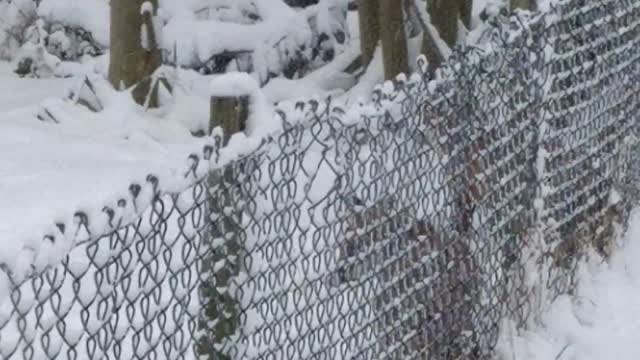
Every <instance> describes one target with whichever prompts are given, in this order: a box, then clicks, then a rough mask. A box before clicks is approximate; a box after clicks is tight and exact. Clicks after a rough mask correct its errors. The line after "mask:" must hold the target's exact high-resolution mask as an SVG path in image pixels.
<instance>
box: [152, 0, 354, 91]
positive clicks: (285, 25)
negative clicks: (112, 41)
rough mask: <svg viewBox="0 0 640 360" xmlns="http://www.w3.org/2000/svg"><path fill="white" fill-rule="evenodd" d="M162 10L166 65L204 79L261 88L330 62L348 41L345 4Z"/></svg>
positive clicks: (215, 4) (242, 1)
mask: <svg viewBox="0 0 640 360" xmlns="http://www.w3.org/2000/svg"><path fill="white" fill-rule="evenodd" d="M198 5H202V4H198ZM163 6H164V5H163ZM166 10H167V11H166V14H165V15H166V19H165V21H166V25H165V27H164V31H163V33H164V34H163V48H164V49H165V51H166V58H167V60H168V62H170V63H171V62H175V63H176V64H177V65H180V66H185V67H190V68H194V69H198V70H199V71H201V72H202V73H205V74H210V73H222V72H226V71H246V72H251V73H254V74H255V77H256V78H257V79H259V80H260V82H261V83H265V82H267V81H268V80H269V79H270V78H273V77H275V76H280V75H282V76H285V77H287V78H296V77H301V76H304V75H305V74H306V73H307V72H308V71H310V70H312V69H314V68H316V67H318V66H320V65H322V64H324V63H326V62H328V61H330V60H332V59H333V57H334V56H335V55H336V54H337V53H339V52H341V51H342V50H343V47H344V44H345V43H346V41H347V40H348V36H349V33H348V30H347V25H346V10H347V1H344V0H322V1H320V3H319V4H317V5H314V6H310V7H307V8H306V9H304V10H301V11H296V10H294V9H293V8H291V7H289V6H288V5H287V4H286V3H284V2H283V1H282V0H261V1H256V0H238V1H224V0H218V1H212V2H210V3H209V6H205V7H201V6H198V7H196V6H194V7H192V8H191V9H190V10H191V11H184V9H181V11H180V10H178V9H177V7H176V6H175V5H169V6H167V7H166Z"/></svg>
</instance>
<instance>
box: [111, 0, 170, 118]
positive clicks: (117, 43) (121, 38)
mask: <svg viewBox="0 0 640 360" xmlns="http://www.w3.org/2000/svg"><path fill="white" fill-rule="evenodd" d="M145 2H149V3H151V5H152V7H153V9H151V10H152V11H153V12H155V11H156V10H157V7H158V0H111V35H110V36H111V56H110V64H109V81H110V82H111V84H113V86H114V87H115V88H117V89H120V88H122V87H125V88H130V87H132V86H134V89H133V98H134V100H135V101H136V102H137V103H138V104H141V105H148V106H149V107H156V106H157V103H158V99H157V86H154V88H153V89H151V86H152V80H151V75H152V74H153V72H154V71H155V70H156V69H157V68H158V67H160V64H161V63H162V56H161V53H160V49H159V47H158V46H157V43H156V36H155V35H156V34H155V32H154V27H153V22H152V16H153V15H154V14H151V13H149V12H143V11H141V10H143V9H142V4H143V3H145ZM146 10H149V9H146ZM143 31H145V34H143ZM143 35H144V38H146V44H143V43H142V41H141V39H143Z"/></svg>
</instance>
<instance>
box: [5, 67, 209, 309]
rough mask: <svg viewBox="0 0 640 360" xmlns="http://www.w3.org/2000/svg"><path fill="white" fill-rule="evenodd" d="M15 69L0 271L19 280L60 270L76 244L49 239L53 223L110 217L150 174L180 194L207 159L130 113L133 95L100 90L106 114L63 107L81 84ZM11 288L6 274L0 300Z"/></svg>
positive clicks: (183, 132)
mask: <svg viewBox="0 0 640 360" xmlns="http://www.w3.org/2000/svg"><path fill="white" fill-rule="evenodd" d="M11 69H12V67H10V66H9V65H8V64H5V63H0V84H1V87H2V92H1V93H0V199H1V204H0V219H2V220H0V250H1V251H0V264H2V265H3V266H6V267H8V268H9V269H11V270H12V271H13V272H14V275H15V276H17V277H18V278H19V277H20V276H21V275H23V274H24V273H25V272H27V271H29V270H28V269H29V268H30V266H31V265H32V264H33V261H34V260H35V258H38V257H39V256H40V257H44V258H43V259H42V261H44V262H45V263H53V264H55V263H57V259H59V258H60V257H61V256H62V255H64V254H66V253H67V252H68V251H69V249H70V247H71V246H73V239H71V236H69V238H70V239H68V240H70V241H56V242H54V243H53V244H48V242H44V241H43V237H44V236H45V235H59V232H58V231H59V230H57V229H56V225H55V224H56V223H62V224H67V225H71V224H73V221H74V220H73V219H74V213H75V212H77V211H82V212H85V213H86V214H88V215H89V216H90V217H92V216H93V215H96V216H97V217H100V216H103V215H101V214H100V209H102V208H103V207H104V206H105V205H110V204H112V205H111V206H113V203H114V202H115V201H118V199H122V198H124V199H129V198H130V197H131V195H130V194H129V186H130V185H131V184H132V183H138V184H142V185H144V184H146V179H147V176H148V175H150V174H151V175H155V176H157V177H158V178H159V179H160V180H161V181H160V185H161V187H162V189H164V190H168V189H167V187H169V186H176V187H178V188H179V189H181V188H180V186H181V185H179V184H178V183H179V182H180V181H183V180H184V179H185V173H187V172H188V166H189V161H188V157H189V155H190V154H192V153H195V154H200V155H201V154H202V149H203V146H204V143H203V142H204V141H207V140H196V139H194V138H193V137H192V136H191V134H190V132H189V130H188V129H186V128H185V127H183V126H182V125H181V124H180V123H178V122H175V121H172V120H171V118H170V117H168V118H167V117H165V118H158V117H153V116H151V115H149V114H148V113H145V112H144V111H143V110H142V109H140V108H137V107H135V106H133V105H131V102H130V101H128V100H127V99H126V97H127V96H128V95H127V94H118V93H116V92H113V91H112V92H111V93H109V92H108V89H103V90H105V92H104V93H103V94H102V95H106V97H104V98H103V100H102V101H103V102H104V103H103V105H104V110H103V111H101V112H99V113H93V112H91V111H89V110H88V109H85V108H83V107H80V106H76V105H73V104H72V103H71V102H70V101H68V100H63V96H64V94H65V92H66V90H67V89H69V88H70V87H74V86H76V85H75V84H78V83H79V81H78V79H73V78H70V79H48V80H40V79H21V78H19V77H17V76H16V75H15V74H13V73H12V72H11ZM98 91H100V89H98ZM123 96H124V97H123ZM38 115H41V117H40V118H38ZM42 119H45V121H43V120H42ZM53 119H55V120H53ZM185 169H187V170H185ZM93 224H94V225H97V224H96V221H93ZM97 231H101V230H99V229H98V230H97ZM39 261H40V260H39ZM36 265H37V266H38V267H40V266H42V265H43V264H42V263H40V262H38V264H36ZM5 280H6V279H4V277H3V276H1V274H0V294H2V296H0V301H1V300H2V299H1V298H2V297H4V296H6V294H7V292H6V289H5V288H4V286H7V282H6V281H5Z"/></svg>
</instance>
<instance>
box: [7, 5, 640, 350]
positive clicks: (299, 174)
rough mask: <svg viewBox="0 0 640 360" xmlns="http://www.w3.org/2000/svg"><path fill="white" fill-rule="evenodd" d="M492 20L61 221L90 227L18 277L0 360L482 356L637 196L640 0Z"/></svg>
mask: <svg viewBox="0 0 640 360" xmlns="http://www.w3.org/2000/svg"><path fill="white" fill-rule="evenodd" d="M491 34H492V40H491V47H490V48H488V50H487V51H484V52H483V51H480V50H478V49H474V48H470V49H459V50H457V51H455V52H454V54H453V55H452V57H453V58H452V59H451V60H450V62H449V63H448V64H447V65H446V66H445V68H444V69H443V80H438V81H437V82H427V81H425V80H424V79H425V76H424V74H423V73H417V74H413V75H412V76H411V77H410V78H408V79H407V78H404V77H399V78H398V79H397V81H395V82H394V83H393V84H392V83H387V84H386V85H385V86H384V87H382V88H380V89H379V90H377V91H376V92H375V94H374V96H373V99H372V101H371V102H370V103H367V104H361V105H355V106H353V107H351V108H349V109H343V108H341V107H340V106H338V105H335V104H333V103H332V102H331V101H330V100H326V101H310V102H306V103H296V104H289V105H282V106H281V108H280V109H279V110H278V115H277V118H278V119H279V120H281V123H282V130H281V131H278V132H277V133H275V134H273V135H272V136H270V137H268V138H266V139H264V140H263V141H262V142H260V143H255V142H253V143H250V144H249V143H248V140H249V139H246V138H245V139H243V138H236V139H233V138H232V141H231V143H230V146H227V147H222V148H221V147H220V146H212V147H208V148H207V149H206V151H205V154H204V155H203V156H201V157H196V156H194V157H193V158H192V161H194V162H193V163H194V167H193V169H194V171H193V173H194V174H196V173H197V174H200V175H198V176H196V178H197V179H199V180H197V181H196V182H195V183H194V184H192V186H191V187H189V188H188V189H186V190H184V191H182V192H180V193H172V194H167V193H163V192H161V191H160V190H158V189H159V187H158V186H155V185H157V183H158V181H159V180H158V179H155V178H153V177H151V178H150V184H151V186H150V187H143V188H144V189H147V188H150V189H152V191H151V192H150V193H148V194H142V193H143V192H144V191H141V190H140V189H141V187H138V186H132V188H131V190H132V199H133V201H134V203H135V199H136V198H139V197H141V196H145V197H150V198H151V199H152V201H151V204H150V205H149V206H147V207H146V208H143V207H141V208H136V209H135V211H136V212H137V211H138V210H140V212H139V213H138V214H139V215H138V217H137V218H136V219H135V221H132V222H126V221H122V222H119V221H118V218H119V215H118V214H120V213H123V212H124V210H122V209H125V208H129V207H130V204H129V205H127V201H125V200H122V201H119V202H118V208H114V209H112V208H105V216H107V217H108V218H109V219H110V225H111V228H112V229H113V230H112V231H109V232H107V233H106V234H95V233H94V234H91V233H89V232H88V229H89V228H90V227H89V226H88V223H89V222H90V221H92V219H88V218H86V217H83V216H79V221H78V223H77V224H69V225H67V226H66V229H65V226H64V225H62V224H61V225H60V227H61V228H60V230H61V232H62V233H65V230H66V233H70V232H72V231H73V232H75V234H76V236H77V234H78V233H80V234H86V237H87V241H86V242H84V243H83V244H82V245H79V246H77V247H76V248H74V249H73V250H71V252H70V253H69V255H68V256H67V257H66V259H65V260H64V261H63V262H61V263H60V264H59V265H58V266H55V267H52V268H50V269H48V270H46V271H44V272H39V273H37V274H36V275H33V276H32V277H30V278H29V279H27V280H23V281H21V280H19V279H14V282H13V285H12V291H11V295H10V296H9V297H8V299H6V298H3V299H4V302H3V303H2V304H1V306H0V358H2V359H12V360H13V359H191V358H196V357H199V358H204V359H212V360H213V359H274V360H275V359H331V360H334V359H423V358H429V359H451V358H470V359H477V358H488V357H490V356H491V353H492V348H493V347H494V346H495V344H496V341H497V339H498V336H499V330H500V325H501V324H502V320H504V319H511V320H514V321H516V322H517V323H518V324H520V325H522V326H526V324H527V323H528V322H529V321H531V320H532V317H535V315H536V314H537V312H538V311H539V310H540V309H541V306H543V305H544V304H545V303H546V302H548V301H551V300H552V299H553V298H554V297H555V296H557V295H559V294H561V293H566V292H568V291H571V289H572V288H573V286H574V279H573V274H574V268H575V265H576V263H577V262H578V261H579V260H580V259H581V258H583V257H584V256H586V255H588V254H592V253H596V254H598V253H599V254H600V255H603V256H606V255H608V254H609V253H610V251H611V248H612V244H613V239H614V237H615V236H616V234H617V232H618V231H619V229H618V227H619V226H618V224H622V223H624V220H625V218H626V213H627V211H628V207H629V204H630V203H631V200H632V199H633V198H634V196H632V195H635V194H636V193H637V191H634V190H635V189H637V186H635V184H634V182H635V181H636V180H637V179H638V177H637V175H635V173H636V170H637V167H634V166H633V165H634V164H633V161H632V160H633V158H632V156H631V152H632V151H637V150H638V149H637V148H636V147H635V146H634V144H635V141H634V139H635V138H636V133H637V130H638V128H637V119H638V118H637V116H638V115H637V111H638V108H639V107H640V99H638V96H639V95H638V94H639V90H640V82H639V81H638V77H637V76H638V75H640V70H639V66H640V36H639V35H640V3H638V2H636V1H631V0H598V1H589V2H587V1H583V0H571V1H564V2H561V3H560V4H559V5H558V6H557V7H555V8H553V9H552V10H551V11H549V12H548V13H545V14H538V15H533V16H527V15H520V16H518V17H516V18H511V19H501V20H500V23H498V24H497V26H496V29H494V30H493V31H492V33H491ZM422 65H424V64H422ZM216 139H217V140H218V142H219V141H220V137H219V136H218V137H216ZM247 145H251V146H248V147H247ZM238 148H242V149H243V150H244V155H238V154H236V151H235V150H237V149H238ZM198 159H199V160H198ZM203 167H204V169H205V170H206V169H210V170H211V171H210V174H209V176H208V177H205V176H203V175H202V173H203V171H202V169H203ZM196 168H197V169H200V171H195V169H196ZM205 172H206V171H205ZM130 201H131V200H130ZM120 208H121V209H120ZM100 235H101V236H100ZM89 239H93V240H91V241H89ZM45 241H48V240H46V239H45ZM3 271H4V273H3V274H4V275H6V276H8V277H9V278H10V279H12V278H11V273H10V272H9V271H8V270H7V269H3Z"/></svg>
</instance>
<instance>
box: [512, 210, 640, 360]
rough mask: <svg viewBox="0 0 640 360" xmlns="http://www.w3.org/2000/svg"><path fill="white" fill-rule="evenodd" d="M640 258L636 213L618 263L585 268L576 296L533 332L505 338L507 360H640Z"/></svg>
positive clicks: (558, 304) (638, 213) (560, 301)
mask: <svg viewBox="0 0 640 360" xmlns="http://www.w3.org/2000/svg"><path fill="white" fill-rule="evenodd" d="M639 258H640V211H636V213H635V214H633V215H632V218H631V222H630V226H629V230H628V232H627V234H626V236H625V238H624V244H623V246H622V247H621V248H620V249H618V250H617V252H616V253H615V254H614V255H613V257H612V259H611V260H610V261H609V262H608V263H603V262H598V263H596V262H593V263H591V264H587V265H584V266H582V269H581V271H580V275H579V282H580V285H579V288H578V292H577V295H576V296H574V297H570V296H562V297H560V298H559V299H557V300H556V301H555V302H554V303H553V304H552V305H551V307H550V308H549V309H548V310H547V311H546V312H545V313H544V314H543V315H542V317H541V319H540V324H539V325H538V326H536V327H534V328H532V329H530V331H525V332H520V333H519V334H517V335H515V336H508V335H506V336H504V337H503V339H502V341H501V344H500V350H501V353H502V355H503V359H504V360H608V359H618V360H636V359H640V262H639V261H638V259H639ZM507 333H508V332H507Z"/></svg>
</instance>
